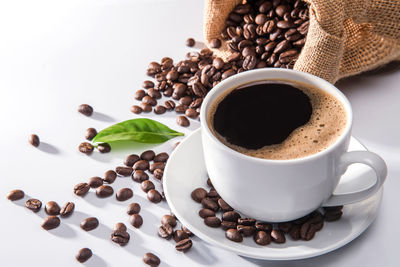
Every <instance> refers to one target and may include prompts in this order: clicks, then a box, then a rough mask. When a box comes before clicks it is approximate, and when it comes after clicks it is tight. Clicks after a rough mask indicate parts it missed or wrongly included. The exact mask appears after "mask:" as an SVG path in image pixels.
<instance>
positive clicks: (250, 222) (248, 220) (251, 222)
mask: <svg viewBox="0 0 400 267" xmlns="http://www.w3.org/2000/svg"><path fill="white" fill-rule="evenodd" d="M255 223H256V220H254V219H252V218H239V219H238V224H243V225H250V226H252V225H254V224H255Z"/></svg>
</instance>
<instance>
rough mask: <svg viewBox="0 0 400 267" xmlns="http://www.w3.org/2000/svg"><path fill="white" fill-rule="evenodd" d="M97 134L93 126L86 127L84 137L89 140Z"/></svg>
mask: <svg viewBox="0 0 400 267" xmlns="http://www.w3.org/2000/svg"><path fill="white" fill-rule="evenodd" d="M96 135H97V131H96V129H95V128H88V129H87V130H86V135H85V138H86V140H89V141H91V140H92V139H93V138H94V137H95V136H96Z"/></svg>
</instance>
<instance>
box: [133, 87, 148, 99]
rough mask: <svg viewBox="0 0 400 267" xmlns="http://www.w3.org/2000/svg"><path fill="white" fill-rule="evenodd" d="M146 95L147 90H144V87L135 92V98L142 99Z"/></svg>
mask: <svg viewBox="0 0 400 267" xmlns="http://www.w3.org/2000/svg"><path fill="white" fill-rule="evenodd" d="M145 96H146V92H145V91H144V90H142V89H140V90H137V91H136V92H135V99H136V100H142V99H143V97H145Z"/></svg>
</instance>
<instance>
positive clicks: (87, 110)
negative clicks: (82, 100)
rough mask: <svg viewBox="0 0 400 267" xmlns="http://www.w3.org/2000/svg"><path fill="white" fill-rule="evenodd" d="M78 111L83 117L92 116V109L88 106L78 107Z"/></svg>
mask: <svg viewBox="0 0 400 267" xmlns="http://www.w3.org/2000/svg"><path fill="white" fill-rule="evenodd" d="M78 111H79V112H80V113H82V114H83V115H85V116H92V114H93V108H92V107H91V106H89V105H88V104H82V105H80V106H79V107H78Z"/></svg>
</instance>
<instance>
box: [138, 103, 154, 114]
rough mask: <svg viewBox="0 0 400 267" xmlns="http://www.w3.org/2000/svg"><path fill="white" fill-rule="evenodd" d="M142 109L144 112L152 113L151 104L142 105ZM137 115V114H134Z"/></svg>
mask: <svg viewBox="0 0 400 267" xmlns="http://www.w3.org/2000/svg"><path fill="white" fill-rule="evenodd" d="M140 108H141V109H142V111H143V112H151V111H152V109H153V108H152V107H151V105H149V104H146V103H140ZM134 113H135V112H134Z"/></svg>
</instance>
